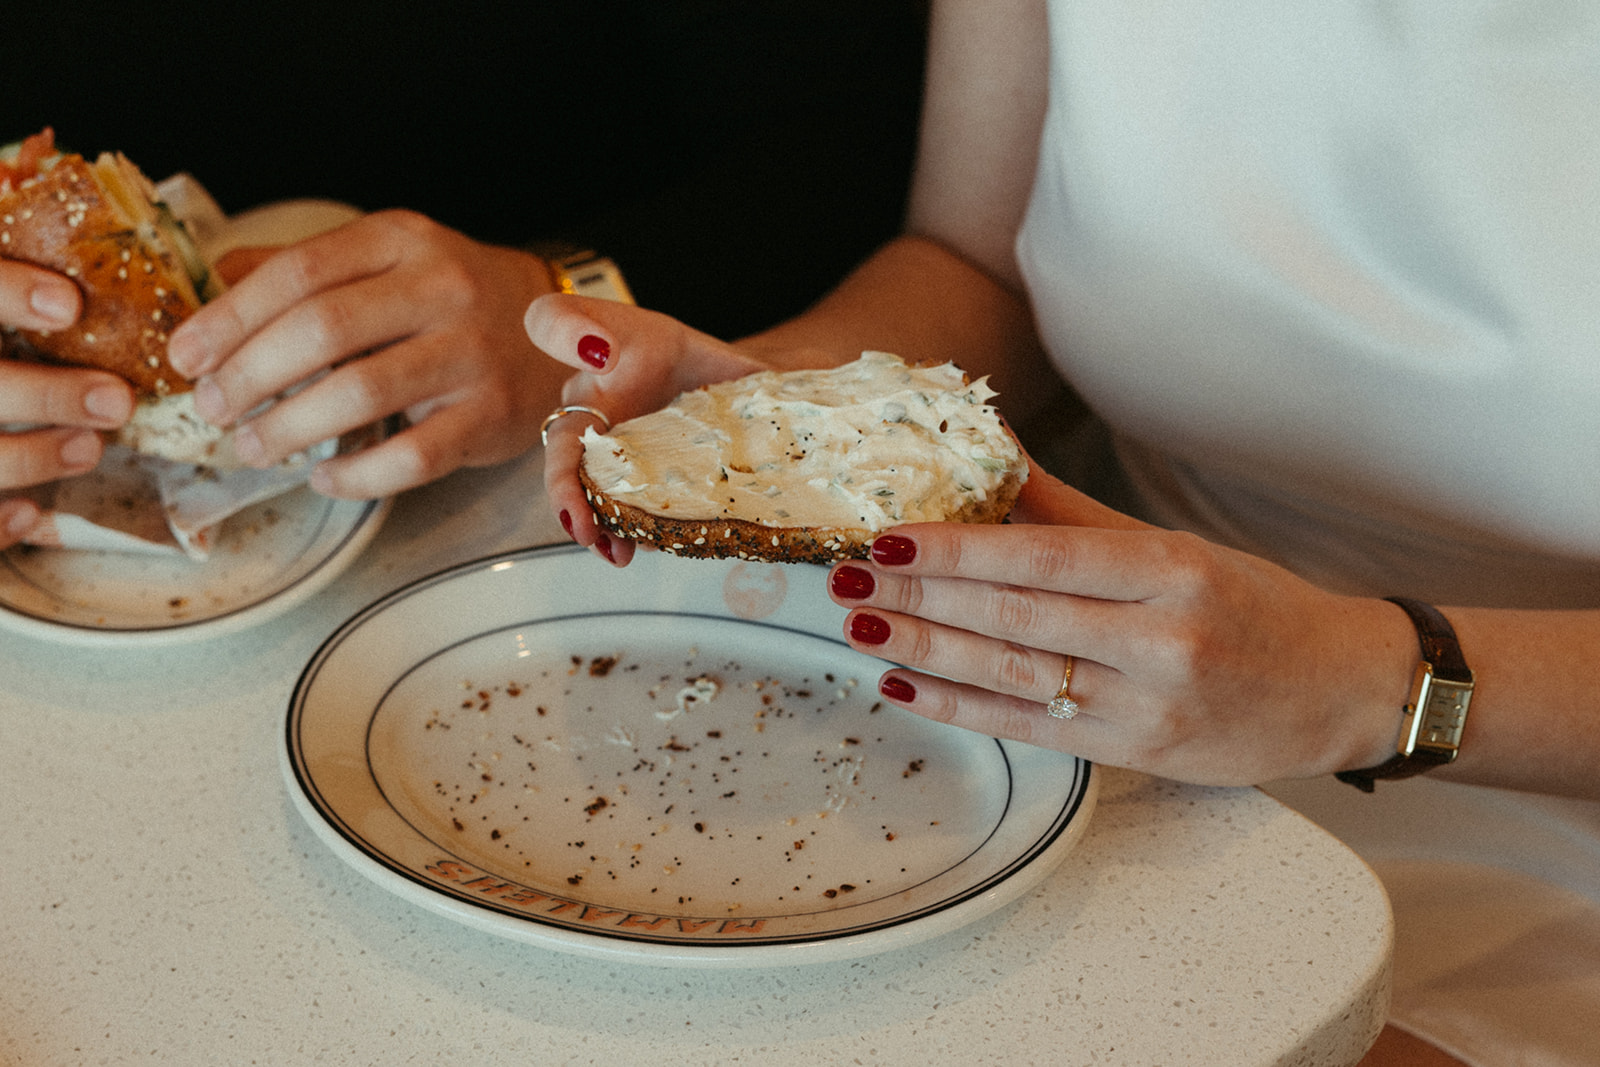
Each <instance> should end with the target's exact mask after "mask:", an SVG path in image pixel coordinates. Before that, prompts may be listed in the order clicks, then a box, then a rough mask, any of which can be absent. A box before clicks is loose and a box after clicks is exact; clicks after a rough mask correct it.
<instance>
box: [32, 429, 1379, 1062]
mask: <svg viewBox="0 0 1600 1067" xmlns="http://www.w3.org/2000/svg"><path fill="white" fill-rule="evenodd" d="M539 461H540V459H539V457H538V455H537V454H535V455H533V456H530V457H528V458H527V459H525V460H524V461H522V462H521V463H520V464H513V465H510V466H507V467H502V468H498V469H496V470H492V471H486V472H474V473H471V474H466V475H461V476H457V477H455V478H452V479H449V480H447V481H445V482H443V483H440V484H439V485H436V486H433V487H429V488H427V489H423V490H420V491H417V492H415V493H412V494H409V495H408V496H406V497H404V498H402V499H401V500H400V501H398V502H397V504H396V507H395V511H394V513H393V515H392V516H391V518H390V520H389V522H388V524H387V525H386V526H385V528H384V530H383V531H382V532H381V533H380V534H379V536H378V539H377V541H376V542H375V544H374V545H373V546H372V548H370V549H369V550H368V552H367V553H366V555H365V556H364V557H363V558H362V559H361V560H359V561H358V562H357V563H356V565H355V566H354V567H353V568H352V569H351V571H350V572H349V573H347V574H346V575H345V576H344V577H342V578H341V579H340V580H339V581H337V582H335V583H334V584H333V585H332V586H331V587H330V588H328V589H327V590H325V591H324V592H323V593H322V594H320V595H319V596H318V597H317V598H315V599H314V600H312V601H310V602H309V603H306V604H304V605H301V606H300V607H298V608H296V609H295V610H294V611H292V612H289V613H288V614H286V615H284V616H282V617H280V618H278V619H276V620H273V621H270V622H268V623H266V624H264V625H262V626H260V627H257V628H255V629H252V630H249V631H247V632H245V633H240V634H232V635H225V636H222V637H218V638H215V639H210V640H201V641H197V642H193V643H189V644H182V645H178V646H174V647H168V648H159V649H152V648H115V647H113V648H110V649H88V648H82V647H74V646H72V645H69V644H65V643H61V642H55V641H51V640H44V639H39V638H36V637H33V636H24V635H19V634H14V633H7V632H0V857H4V859H3V861H0V961H3V962H0V1065H4V1067H40V1065H56V1064H63V1065H65V1064H73V1065H77V1064H127V1063H160V1064H165V1065H189V1064H195V1065H199V1064H206V1065H210V1064H252V1063H257V1064H278V1063H283V1064H305V1063H329V1064H377V1063H383V1064H404V1063H417V1064H423V1063H426V1064H438V1063H446V1062H471V1063H474V1064H512V1063H518V1064H521V1063H538V1064H541V1065H558V1064H605V1065H608V1067H609V1065H615V1064H618V1063H651V1064H657V1065H663V1067H666V1065H673V1064H692V1065H695V1067H704V1065H709V1064H721V1063H729V1064H734V1063H736V1064H787V1063H824V1064H835V1063H840V1064H857V1063H859V1064H916V1065H919V1067H923V1065H927V1064H944V1063H960V1064H983V1063H996V1064H1000V1063H1003V1064H1033V1063H1038V1064H1127V1065H1138V1067H1149V1065H1165V1064H1216V1065H1219V1067H1220V1065H1227V1067H1248V1065H1256V1064H1260V1065H1269V1064H1285V1065H1287V1064H1295V1065H1301V1064H1304V1065H1312V1064H1317V1065H1323V1064H1327V1065H1337V1064H1350V1063H1354V1062H1355V1061H1356V1060H1357V1059H1359V1058H1360V1055H1361V1053H1362V1052H1363V1051H1364V1050H1365V1048H1366V1047H1367V1046H1368V1044H1370V1042H1371V1040H1372V1039H1373V1038H1374V1037H1375V1036H1376V1033H1377V1030H1378V1028H1379V1026H1380V1025H1381V1023H1382V1020H1383V1016H1384V1011H1385V1007H1386V1004H1387V999H1388V991H1389V951H1390V940H1391V935H1392V931H1391V926H1390V916H1389V910H1388V904H1387V901H1386V900H1385V898H1384V895H1383V891H1382V889H1381V888H1380V886H1379V884H1378V882H1377V880H1376V879H1375V878H1374V877H1373V876H1372V874H1371V873H1370V872H1369V871H1368V870H1367V868H1366V867H1365V866H1363V865H1362V864H1361V862H1360V861H1359V860H1357V859H1356V858H1355V856H1354V855H1352V854H1351V853H1350V852H1348V851H1347V850H1346V849H1345V848H1344V846H1342V845H1341V844H1339V843H1338V842H1337V841H1335V840H1334V839H1333V838H1332V837H1331V836H1329V835H1327V834H1326V833H1324V832H1323V831H1321V830H1320V829H1318V828H1316V827H1315V826H1313V825H1312V824H1310V823H1309V822H1307V821H1305V820H1304V819H1302V818H1301V817H1300V816H1298V815H1296V814H1294V813H1292V812H1291V811H1289V810H1288V809H1287V808H1285V807H1283V806H1281V805H1280V804H1278V803H1277V802H1276V801H1274V800H1272V799H1270V798H1268V797H1266V796H1265V795H1263V794H1262V793H1260V792H1259V791H1256V790H1253V789H1206V788H1196V787H1189V786H1181V785H1176V784H1173V783H1169V782H1165V781H1162V780H1158V779H1152V778H1148V777H1145V776H1142V775H1138V774H1133V773H1129V772H1122V771H1115V770H1107V769H1099V770H1098V771H1097V773H1100V774H1102V778H1101V785H1100V795H1099V801H1098V807H1097V808H1096V810H1095V812H1094V814H1093V816H1092V819H1091V821H1090V823H1089V826H1088V831H1087V833H1086V835H1085V836H1084V838H1083V840H1082V841H1081V843H1080V844H1079V845H1078V846H1077V848H1076V849H1075V850H1074V851H1073V852H1072V853H1071V854H1069V855H1068V856H1067V858H1066V860H1065V862H1064V863H1063V864H1062V865H1061V867H1060V868H1059V869H1058V870H1057V871H1055V872H1054V873H1053V874H1052V875H1051V876H1049V877H1048V878H1047V879H1045V880H1044V881H1043V882H1042V883H1041V884H1040V885H1039V886H1038V887H1037V888H1035V889H1033V890H1032V891H1030V892H1029V893H1028V894H1027V895H1025V896H1024V897H1022V898H1021V899H1020V900H1018V901H1016V902H1015V903H1013V904H1010V905H1008V906H1007V907H1005V908H1003V909H1001V910H999V911H997V912H995V913H993V914H990V915H988V916H986V917H983V918H981V919H978V920H977V921H976V922H974V923H972V924H971V925H968V926H965V927H962V928H960V929H957V930H955V931H953V932H951V933H947V934H943V935H941V936H939V937H936V938H934V939H933V940H930V941H926V942H923V943H921V944H917V945H912V946H910V947H903V948H894V949H892V950H890V951H887V952H884V953H881V954H878V955H871V956H866V957H864V958H860V959H855V960H847V961H844V962H834V963H818V964H810V965H806V966H802V967H785V966H771V967H763V968H758V969H741V970H682V969H663V968H655V967H646V966H639V965H632V964H627V963H614V962H608V961H598V960H593V959H586V958H583V957H580V956H573V955H567V954H563V953H558V952H554V951H550V950H548V949H544V948H539V947H533V946H528V945H523V944H518V943H516V942H512V941H508V940H504V939H501V938H498V937H495V936H493V935H492V934H488V933H484V932H480V931H478V930H475V929H470V928H468V927H465V926H462V925H459V924H457V923H454V922H452V921H450V920H449V919H446V918H443V917H441V916H438V915H436V914H433V913H431V912H428V911H425V910H423V909H421V908H418V907H416V906H415V905H413V904H411V903H409V902H407V901H405V900H402V899H400V898H398V897H396V896H394V895H392V894H391V893H389V892H386V891H385V890H384V889H383V888H382V887H380V886H378V885H376V884H374V883H373V882H372V881H369V880H368V879H367V878H366V877H363V876H362V875H361V874H359V873H357V872H356V871H354V870H353V869H351V868H350V867H349V866H347V865H346V864H345V863H344V862H343V861H341V860H340V859H339V858H338V857H337V856H336V855H334V854H333V853H332V852H330V851H329V850H328V848H327V847H325V846H324V844H323V843H322V842H321V841H320V840H319V839H318V838H317V836H315V835H314V834H313V833H312V831H311V830H310V829H309V827H308V826H307V824H306V822H305V820H304V819H303V818H302V817H301V816H300V814H299V813H298V812H297V811H296V810H295V808H294V807H293V805H292V804H291V801H290V797H289V794H288V790H287V787H286V785H285V782H284V779H283V777H282V775H281V773H280V767H279V754H278V748H279V743H280V742H279V737H280V733H281V728H282V725H283V716H284V711H285V707H286V702H287V700H288V697H289V694H290V692H291V690H292V689H293V686H294V683H295V679H296V677H297V676H298V675H299V673H300V670H301V668H302V667H303V666H304V665H305V663H306V661H307V660H308V658H309V657H310V656H311V655H312V653H313V652H314V651H315V650H316V648H317V646H318V644H319V643H320V642H321V641H322V639H323V638H324V637H326V636H327V634H328V633H329V632H330V631H332V630H333V629H334V628H335V627H336V626H337V625H338V624H339V623H340V622H341V621H342V620H343V619H344V618H346V617H347V616H349V615H350V614H351V613H353V612H354V611H356V610H358V609H359V608H361V607H362V606H363V605H365V604H366V603H368V602H370V601H371V600H373V599H374V598H376V597H378V596H381V595H382V594H384V593H385V592H387V591H388V590H390V589H392V588H394V587H396V586H398V585H400V584H402V583H404V582H406V581H409V580H410V579H412V578H414V577H417V576H420V575H424V574H428V573H431V572H433V571H436V570H438V569H439V568H441V567H444V566H447V565H449V564H452V563H455V562H458V561H460V560H465V559H470V558H475V557H478V556H482V555H485V554H488V553H491V552H495V551H500V550H503V549H509V548H513V547H520V546H522V545H527V544H533V543H540V542H545V541H555V540H557V539H558V534H559V531H558V530H557V529H555V526H554V523H553V521H552V520H551V519H550V518H549V516H548V515H546V514H545V513H544V509H543V507H542V505H541V503H540V501H539V500H538V494H537V492H536V490H534V489H533V488H532V487H535V486H536V485H537V470H538V463H539Z"/></svg>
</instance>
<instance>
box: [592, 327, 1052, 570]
mask: <svg viewBox="0 0 1600 1067" xmlns="http://www.w3.org/2000/svg"><path fill="white" fill-rule="evenodd" d="M995 395H996V394H995V393H994V391H993V390H991V389H990V388H989V387H988V384H987V381H986V380H985V379H979V380H978V381H970V380H969V379H968V378H967V376H966V374H965V373H963V372H962V371H961V370H960V368H958V367H956V366H955V365H953V364H949V363H946V364H943V365H940V366H931V367H930V366H921V365H914V364H908V363H906V362H905V361H904V360H902V359H900V357H898V356H893V355H890V354H888V353H885V352H866V353H863V354H862V356H861V357H860V358H859V359H857V360H856V361H855V362H853V363H848V364H845V365H843V366H840V367H836V368H832V369H828V370H800V371H785V372H779V371H763V372H760V373H757V374H752V375H749V376H747V377H744V378H740V379H737V380H734V381H729V382H720V383H717V384H714V385H709V386H706V387H704V388H701V389H696V390H692V391H690V392H687V393H684V394H682V395H681V396H679V397H678V398H677V399H676V400H674V401H673V402H672V403H671V404H669V405H667V407H665V408H663V409H661V410H660V411H656V412H652V413H650V414H648V415H643V416H640V417H639V418H636V419H629V420H628V421H626V422H623V423H620V424H618V425H617V426H615V427H613V428H611V429H610V430H609V431H608V432H605V433H601V432H599V431H598V430H597V429H596V428H595V427H592V426H591V427H590V428H589V429H588V430H587V431H585V433H584V436H583V445H584V454H583V459H582V462H581V463H580V466H579V471H578V475H579V479H580V481H582V483H583V486H584V490H585V492H586V493H587V494H588V498H589V503H590V506H591V507H592V508H593V509H594V513H595V516H596V518H597V519H598V520H599V522H600V524H601V525H602V526H603V527H604V528H605V529H606V530H608V531H610V532H611V533H612V534H615V535H616V536H618V537H623V538H627V539H629V540H634V541H639V542H644V543H648V544H652V545H654V546H656V547H657V548H660V549H661V550H663V551H666V552H671V553H674V554H676V555H680V556H691V557H696V558H729V557H736V558H740V559H749V560H762V561H769V562H781V563H802V562H803V563H831V562H833V561H834V560H840V559H860V558H864V557H865V556H866V555H867V550H868V548H869V547H870V546H871V544H872V541H873V540H874V539H875V538H876V537H877V536H878V535H879V534H881V533H883V532H884V531H885V530H888V529H890V528H891V527H894V526H898V525H901V524H904V523H912V522H973V523H980V522H987V523H994V522H1000V521H1002V520H1004V519H1005V517H1006V515H1007V514H1008V513H1009V512H1010V510H1011V506H1012V504H1013V503H1015V501H1016V498H1017V494H1018V493H1019V492H1020V491H1021V489H1022V485H1023V483H1024V482H1025V481H1026V480H1027V476H1028V468H1027V459H1026V457H1024V456H1023V454H1022V450H1021V448H1020V446H1019V445H1018V444H1017V441H1016V439H1015V438H1014V437H1013V436H1012V435H1011V432H1010V431H1009V430H1008V429H1007V428H1006V427H1005V425H1004V423H1003V422H1002V421H1001V419H1000V416H999V414H998V413H997V412H996V411H995V409H994V408H993V407H992V406H990V405H989V403H988V401H989V400H990V399H991V398H993V397H994V396H995Z"/></svg>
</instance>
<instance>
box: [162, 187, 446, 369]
mask: <svg viewBox="0 0 1600 1067" xmlns="http://www.w3.org/2000/svg"><path fill="white" fill-rule="evenodd" d="M400 214H402V213H384V214H382V215H371V216H366V217H364V218H361V219H357V220H356V221H354V222H351V223H349V224H347V225H345V226H341V227H339V228H338V229H335V230H330V231H329V232H327V233H323V234H319V235H317V236H315V237H312V238H309V239H308V240H305V241H302V242H300V243H299V244H295V245H291V246H290V247H288V248H285V249H283V250H282V251H281V252H279V253H278V254H277V255H274V256H271V257H268V258H266V259H264V260H262V261H260V262H250V263H249V264H248V266H250V267H251V269H250V270H249V272H248V274H247V275H246V276H244V277H242V278H241V279H240V280H239V282H238V284H237V285H235V286H234V287H233V288H231V289H229V290H228V291H227V292H226V293H224V294H223V295H222V296H221V297H219V298H217V299H216V300H213V301H211V302H210V303H209V304H207V305H206V306H205V307H203V308H201V309H200V310H199V311H198V312H196V313H195V314H194V315H192V316H190V317H189V319H188V320H186V321H185V322H184V323H183V324H182V325H181V326H179V327H178V328H177V329H176V330H175V331H173V334H172V340H171V341H170V342H169V343H168V346H167V358H168V359H169V360H170V361H171V363H172V366H173V367H174V368H175V369H176V370H177V371H178V372H179V373H180V374H183V375H186V376H187V377H189V378H199V377H201V376H202V375H206V374H210V373H211V372H212V371H214V370H216V369H217V367H218V366H219V365H221V364H222V362H223V361H224V360H226V359H228V358H229V357H231V356H232V354H233V353H234V352H236V351H237V350H238V349H239V348H240V346H242V345H243V344H244V343H245V342H246V341H247V340H248V339H249V338H250V337H251V336H253V335H254V334H255V333H257V332H258V331H259V330H261V329H263V328H264V327H265V326H266V325H267V324H268V323H270V322H272V321H273V320H274V319H276V318H278V316H280V315H282V314H284V313H285V312H286V311H288V310H289V309H291V308H293V307H295V306H296V305H298V304H300V303H301V302H303V301H305V300H308V299H310V298H311V297H313V296H315V295H317V294H318V293H322V292H325V291H327V290H329V289H332V288H335V287H336V286H340V285H344V284H346V283H348V282H351V281H354V280H357V279H360V278H367V277H371V276H373V275H376V274H381V273H383V272H384V271H386V270H389V269H391V268H392V267H394V266H395V264H397V263H398V262H400V260H401V259H402V258H403V257H404V246H403V245H402V244H401V242H400V241H398V240H396V239H395V238H396V236H397V234H396V233H395V231H394V229H393V228H392V227H391V224H392V223H393V222H394V221H395V217H396V216H397V215H400ZM424 224H426V220H421V221H419V222H418V223H417V224H416V225H419V226H420V225H424Z"/></svg>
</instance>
